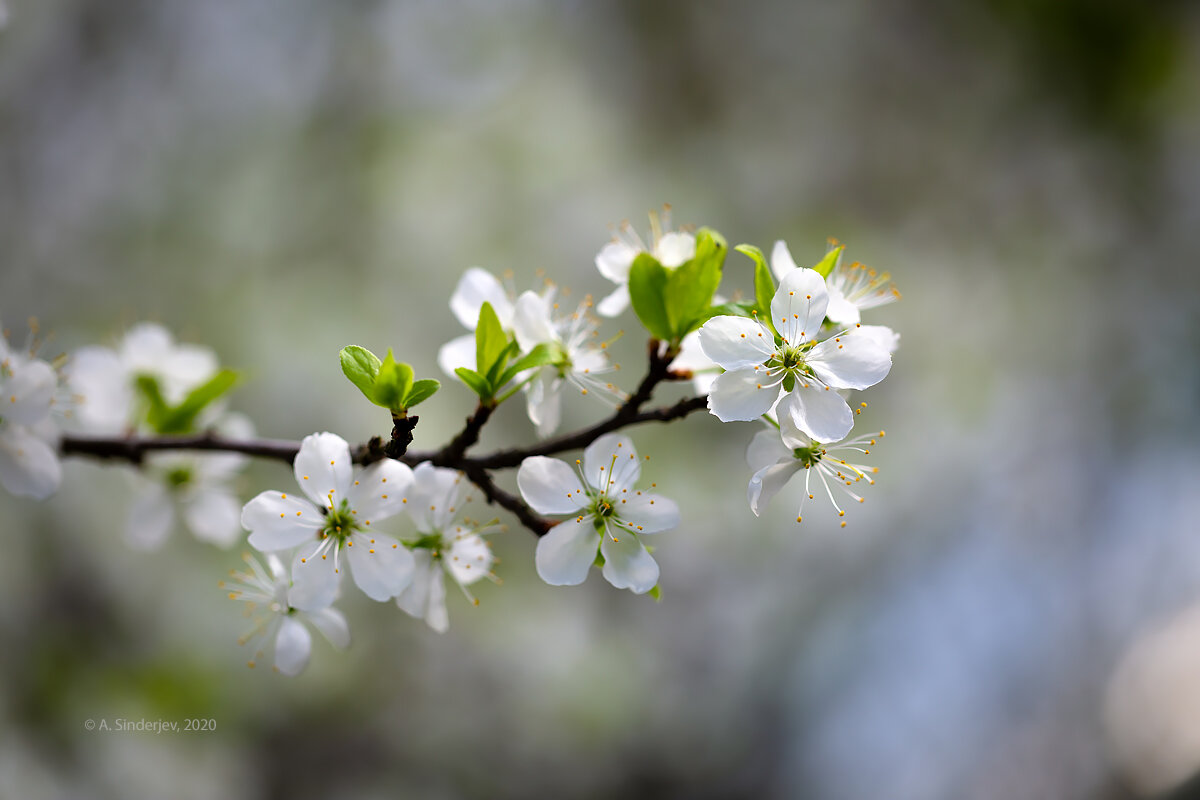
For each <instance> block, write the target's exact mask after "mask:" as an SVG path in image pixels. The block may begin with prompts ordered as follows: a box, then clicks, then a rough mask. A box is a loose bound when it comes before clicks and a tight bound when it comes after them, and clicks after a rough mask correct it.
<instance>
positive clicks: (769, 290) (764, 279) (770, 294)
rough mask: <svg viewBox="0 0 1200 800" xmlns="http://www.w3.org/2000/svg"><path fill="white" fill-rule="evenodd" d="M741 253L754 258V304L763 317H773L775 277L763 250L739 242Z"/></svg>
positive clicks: (738, 249) (738, 247)
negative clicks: (772, 302) (772, 303)
mask: <svg viewBox="0 0 1200 800" xmlns="http://www.w3.org/2000/svg"><path fill="white" fill-rule="evenodd" d="M735 249H736V250H737V251H738V252H739V253H741V254H742V255H745V256H749V257H750V258H751V259H753V260H754V306H755V308H757V309H758V313H759V315H760V316H761V317H762V318H763V319H770V318H771V300H772V299H774V297H775V278H774V276H772V275H771V270H770V268H768V267H767V259H766V257H765V256H763V251H762V250H759V249H758V248H757V247H755V246H754V245H752V244H739V245H738V246H737V247H736V248H735Z"/></svg>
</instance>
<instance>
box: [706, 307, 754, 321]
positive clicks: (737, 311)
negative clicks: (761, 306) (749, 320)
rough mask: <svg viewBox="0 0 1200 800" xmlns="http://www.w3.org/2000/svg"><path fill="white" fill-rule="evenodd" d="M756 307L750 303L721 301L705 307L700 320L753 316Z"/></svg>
mask: <svg viewBox="0 0 1200 800" xmlns="http://www.w3.org/2000/svg"><path fill="white" fill-rule="evenodd" d="M756 310H757V309H756V308H755V307H754V306H753V305H751V304H750V303H722V304H721V305H719V306H710V307H709V308H707V309H705V311H704V314H703V315H702V317H701V319H700V322H701V324H703V323H705V322H708V321H709V320H710V319H712V318H713V317H753V316H754V312H755V311H756Z"/></svg>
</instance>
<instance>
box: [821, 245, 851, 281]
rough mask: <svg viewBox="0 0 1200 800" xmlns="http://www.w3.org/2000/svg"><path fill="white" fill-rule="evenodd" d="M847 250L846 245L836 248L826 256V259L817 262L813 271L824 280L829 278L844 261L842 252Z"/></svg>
mask: <svg viewBox="0 0 1200 800" xmlns="http://www.w3.org/2000/svg"><path fill="white" fill-rule="evenodd" d="M845 249H846V245H844V244H839V245H836V246H834V247H833V248H832V249H830V251H829V252H828V253H826V254H825V257H824V258H822V259H821V260H820V261H818V262H817V264H816V266H814V267H813V269H815V270H816V271H817V272H819V273H820V274H821V277H822V278H828V277H829V273H831V272H833V268H834V267H836V266H837V265H838V262H839V261H841V260H842V251H843V250H845Z"/></svg>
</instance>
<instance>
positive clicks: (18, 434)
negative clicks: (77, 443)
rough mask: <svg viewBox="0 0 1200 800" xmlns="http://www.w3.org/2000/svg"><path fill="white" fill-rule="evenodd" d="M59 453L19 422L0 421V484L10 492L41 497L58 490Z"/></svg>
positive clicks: (60, 470)
mask: <svg viewBox="0 0 1200 800" xmlns="http://www.w3.org/2000/svg"><path fill="white" fill-rule="evenodd" d="M61 483H62V465H61V464H59V462H58V454H57V453H55V451H54V449H53V448H52V447H50V445H48V444H46V443H45V442H44V441H42V440H41V439H39V438H38V437H36V436H34V435H33V434H32V433H30V432H29V431H27V430H25V429H24V428H22V427H21V426H20V425H8V424H4V425H0V485H3V486H4V488H5V489H7V490H8V491H9V492H11V493H13V494H15V495H18V496H23V497H32V498H34V499H35V500H44V499H46V498H47V497H49V496H50V495H52V494H54V493H55V492H56V491H58V487H59V485H60V484H61Z"/></svg>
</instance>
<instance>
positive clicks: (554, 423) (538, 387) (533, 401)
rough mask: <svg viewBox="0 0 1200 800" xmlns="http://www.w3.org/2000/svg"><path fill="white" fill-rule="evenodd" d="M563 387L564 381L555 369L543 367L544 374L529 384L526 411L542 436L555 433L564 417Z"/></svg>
mask: <svg viewBox="0 0 1200 800" xmlns="http://www.w3.org/2000/svg"><path fill="white" fill-rule="evenodd" d="M562 387H563V381H562V380H561V379H560V378H559V377H558V376H557V373H556V372H555V371H554V370H553V369H543V370H542V374H541V375H540V376H539V377H538V378H537V379H536V380H534V381H533V382H532V383H530V384H529V388H528V390H527V391H528V392H529V393H528V394H527V395H526V397H525V412H526V413H527V414H528V415H529V421H530V422H532V423H533V424H534V425H536V426H537V434H538V436H540V437H542V438H545V437H547V436H549V435H550V434H552V433H554V431H555V430H556V429H557V428H558V423H559V421H560V420H561V419H562Z"/></svg>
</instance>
